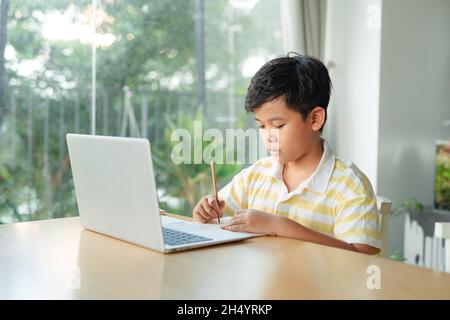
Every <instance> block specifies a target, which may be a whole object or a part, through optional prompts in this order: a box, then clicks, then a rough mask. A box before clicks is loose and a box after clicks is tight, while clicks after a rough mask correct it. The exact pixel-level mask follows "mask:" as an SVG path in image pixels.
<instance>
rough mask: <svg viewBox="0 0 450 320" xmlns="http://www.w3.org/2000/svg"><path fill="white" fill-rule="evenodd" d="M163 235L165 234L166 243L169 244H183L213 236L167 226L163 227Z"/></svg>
mask: <svg viewBox="0 0 450 320" xmlns="http://www.w3.org/2000/svg"><path fill="white" fill-rule="evenodd" d="M163 236H164V243H165V244H167V245H169V246H178V245H181V244H188V243H196V242H202V241H208V240H212V239H211V238H206V237H202V236H198V235H195V234H192V233H188V232H183V231H180V230H175V229H172V228H166V227H163Z"/></svg>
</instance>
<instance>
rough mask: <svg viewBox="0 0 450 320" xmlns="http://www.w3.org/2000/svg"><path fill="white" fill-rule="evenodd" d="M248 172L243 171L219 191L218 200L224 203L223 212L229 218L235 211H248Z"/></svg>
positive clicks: (247, 170)
mask: <svg viewBox="0 0 450 320" xmlns="http://www.w3.org/2000/svg"><path fill="white" fill-rule="evenodd" d="M248 172H249V168H247V169H243V170H242V171H241V172H239V173H238V174H237V175H236V176H234V178H233V179H232V180H231V182H230V183H228V184H227V185H226V186H225V187H223V188H222V189H221V190H220V191H219V194H218V195H219V199H220V200H224V201H225V209H224V212H225V213H226V214H228V215H230V216H232V215H234V212H235V211H238V210H243V209H248V181H247V180H248Z"/></svg>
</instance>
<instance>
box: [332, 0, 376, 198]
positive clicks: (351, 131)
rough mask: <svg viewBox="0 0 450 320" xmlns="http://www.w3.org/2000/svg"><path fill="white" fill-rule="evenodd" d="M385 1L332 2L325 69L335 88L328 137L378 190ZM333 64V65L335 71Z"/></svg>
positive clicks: (342, 154)
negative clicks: (382, 29) (382, 37)
mask: <svg viewBox="0 0 450 320" xmlns="http://www.w3.org/2000/svg"><path fill="white" fill-rule="evenodd" d="M380 12H381V0H345V1H342V0H329V2H328V4H327V23H326V29H327V30H326V36H325V38H326V43H325V63H326V64H328V65H329V71H330V76H331V80H332V82H333V85H334V89H333V91H332V97H331V102H330V105H329V110H328V114H329V120H328V123H327V125H326V127H325V131H324V136H325V137H326V138H327V139H329V141H330V144H331V146H332V148H333V150H334V151H335V153H336V154H337V156H339V157H341V158H343V159H348V160H351V161H353V162H354V163H355V164H356V165H357V166H358V167H359V168H360V169H361V170H362V171H363V172H364V173H365V174H366V175H367V177H368V178H369V179H370V181H371V182H372V185H373V187H374V189H375V191H376V188H377V152H378V151H377V150H378V106H379V99H378V97H379V74H380V45H381V41H380V28H379V25H380ZM330 64H331V65H330Z"/></svg>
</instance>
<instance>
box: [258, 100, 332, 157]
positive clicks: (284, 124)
mask: <svg viewBox="0 0 450 320" xmlns="http://www.w3.org/2000/svg"><path fill="white" fill-rule="evenodd" d="M317 109H318V110H319V112H322V111H323V112H324V110H323V109H322V108H320V107H318V108H316V109H314V110H313V111H311V112H310V114H309V115H308V118H307V119H306V120H305V121H304V120H303V118H302V116H301V115H300V113H299V112H296V111H293V110H291V109H289V108H288V107H286V104H285V102H284V100H283V99H282V98H278V99H276V100H273V101H270V102H267V103H265V104H263V105H262V106H261V107H259V108H257V109H255V111H254V114H255V120H256V122H257V124H258V126H259V130H260V134H261V137H262V139H263V141H264V144H265V146H266V148H267V150H268V151H269V153H270V154H271V155H272V156H273V157H275V158H276V159H277V160H278V161H279V162H280V164H286V163H288V162H291V161H295V160H297V159H299V158H300V157H302V156H303V155H305V154H306V153H307V152H308V151H309V150H311V148H312V147H313V146H314V143H317V137H318V136H319V137H320V128H321V127H322V124H323V122H322V123H320V121H319V123H318V121H317V114H316V111H317ZM319 120H320V119H319Z"/></svg>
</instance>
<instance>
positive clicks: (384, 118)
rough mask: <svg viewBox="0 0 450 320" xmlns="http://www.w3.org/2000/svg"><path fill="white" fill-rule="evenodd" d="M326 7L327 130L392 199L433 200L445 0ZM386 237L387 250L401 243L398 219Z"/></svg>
mask: <svg viewBox="0 0 450 320" xmlns="http://www.w3.org/2000/svg"><path fill="white" fill-rule="evenodd" d="M327 9H328V10H327V32H326V44H325V62H326V63H332V65H331V66H330V74H331V77H332V81H333V82H334V86H335V88H334V91H333V96H332V101H331V104H330V107H329V108H330V109H329V116H330V118H329V122H328V124H327V126H328V127H327V128H326V130H325V136H326V137H327V138H328V139H329V140H330V142H331V144H332V147H333V148H334V150H335V152H336V153H337V155H338V156H341V157H342V158H346V159H349V160H352V161H353V162H354V163H355V164H356V165H357V166H358V167H359V168H360V169H361V170H362V171H363V172H365V173H366V175H367V176H368V177H369V179H370V180H371V182H372V184H373V186H374V189H375V190H376V192H377V193H378V194H381V195H384V196H387V197H389V198H391V199H392V200H393V201H394V205H395V204H398V203H399V202H402V201H404V200H407V199H409V198H411V197H417V198H418V199H419V200H421V201H422V202H424V204H426V205H432V203H433V192H434V191H433V181H434V141H435V140H437V139H443V138H447V137H450V132H449V128H448V127H447V128H445V127H444V125H443V122H444V120H447V119H450V35H449V34H450V1H448V0H395V1H394V0H384V1H381V0H363V1H360V0H344V1H342V0H329V3H328V7H327ZM380 13H381V30H380V28H379V26H380ZM389 238H390V241H389V242H390V248H389V251H392V249H394V248H398V249H400V250H402V249H403V218H394V219H392V220H391V224H390V230H389Z"/></svg>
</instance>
